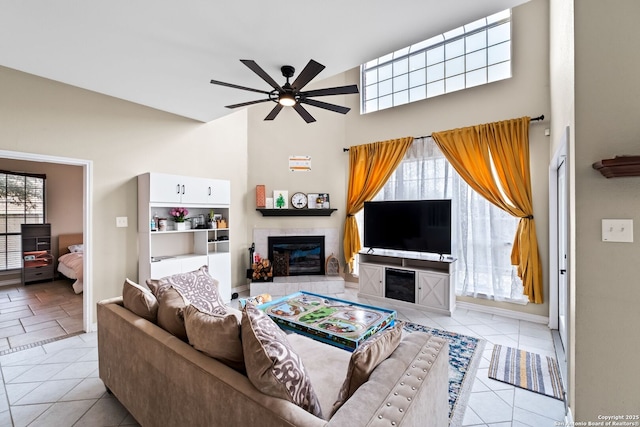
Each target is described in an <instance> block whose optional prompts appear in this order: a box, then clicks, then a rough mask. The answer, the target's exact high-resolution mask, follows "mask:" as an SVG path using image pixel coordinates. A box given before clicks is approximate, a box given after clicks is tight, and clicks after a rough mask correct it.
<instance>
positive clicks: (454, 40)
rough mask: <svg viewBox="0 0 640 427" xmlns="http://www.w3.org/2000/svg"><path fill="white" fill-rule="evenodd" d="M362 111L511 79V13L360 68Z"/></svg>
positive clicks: (392, 54)
mask: <svg viewBox="0 0 640 427" xmlns="http://www.w3.org/2000/svg"><path fill="white" fill-rule="evenodd" d="M360 69H361V73H360V74H361V84H360V87H361V88H362V90H361V95H360V99H361V112H362V113H370V112H372V111H378V110H383V109H385V108H390V107H395V106H398V105H402V104H406V103H409V102H414V101H420V100H422V99H426V98H431V97H434V96H438V95H442V94H445V93H449V92H454V91H457V90H461V89H465V88H470V87H473V86H478V85H483V84H486V83H491V82H495V81H497V80H503V79H506V78H509V77H511V10H505V11H502V12H500V13H496V14H495V15H491V16H488V17H486V18H482V19H479V20H477V21H474V22H471V23H470V24H467V25H463V26H462V27H459V28H456V29H454V30H451V31H448V32H446V33H443V34H439V35H437V36H435V37H432V38H430V39H428V40H425V41H423V42H420V43H416V44H414V45H411V46H409V47H406V48H403V49H400V50H398V51H396V52H393V53H390V54H388V55H385V56H382V57H380V58H377V59H374V60H373V61H369V62H367V63H366V64H363V65H362V66H361V67H360Z"/></svg>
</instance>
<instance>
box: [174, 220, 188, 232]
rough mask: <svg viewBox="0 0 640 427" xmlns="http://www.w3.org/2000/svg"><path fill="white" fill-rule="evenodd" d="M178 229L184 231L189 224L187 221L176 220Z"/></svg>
mask: <svg viewBox="0 0 640 427" xmlns="http://www.w3.org/2000/svg"><path fill="white" fill-rule="evenodd" d="M175 228H176V231H184V230H186V229H187V224H186V223H185V222H176V227H175Z"/></svg>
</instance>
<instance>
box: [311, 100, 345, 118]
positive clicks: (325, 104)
mask: <svg viewBox="0 0 640 427" xmlns="http://www.w3.org/2000/svg"><path fill="white" fill-rule="evenodd" d="M299 102H302V103H304V104H309V105H313V106H314V107H318V108H324V109H325V110H330V111H335V112H336V113H340V114H347V113H348V112H349V110H351V108H348V107H342V106H340V105H335V104H329V103H328V102H322V101H317V100H315V99H301V100H300V101H299Z"/></svg>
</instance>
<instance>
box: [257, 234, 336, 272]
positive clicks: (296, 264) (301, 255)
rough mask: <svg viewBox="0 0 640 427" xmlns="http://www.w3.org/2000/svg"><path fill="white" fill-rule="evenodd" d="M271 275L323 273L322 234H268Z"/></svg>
mask: <svg viewBox="0 0 640 427" xmlns="http://www.w3.org/2000/svg"><path fill="white" fill-rule="evenodd" d="M268 244H269V248H268V250H269V260H271V263H272V264H273V275H274V277H277V276H302V275H324V274H325V271H324V263H325V258H324V236H269V239H268Z"/></svg>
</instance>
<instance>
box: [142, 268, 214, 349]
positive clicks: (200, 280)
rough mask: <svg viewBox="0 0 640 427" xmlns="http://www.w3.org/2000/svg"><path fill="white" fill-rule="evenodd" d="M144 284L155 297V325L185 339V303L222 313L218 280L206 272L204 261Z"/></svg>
mask: <svg viewBox="0 0 640 427" xmlns="http://www.w3.org/2000/svg"><path fill="white" fill-rule="evenodd" d="M147 286H149V289H151V292H153V294H154V295H155V297H156V298H157V299H158V326H160V327H161V328H163V329H164V330H166V331H167V332H169V333H171V334H173V335H175V336H176V337H178V338H180V339H181V340H183V341H188V338H187V331H186V329H185V327H184V309H185V307H186V306H187V305H189V304H193V305H194V306H195V307H196V308H197V309H198V310H200V311H202V312H205V313H219V314H225V313H226V309H225V305H224V302H223V301H222V298H220V294H219V293H218V281H217V280H215V279H214V278H213V277H211V276H210V275H209V269H208V267H207V266H206V265H203V266H202V267H200V268H199V269H197V270H195V271H190V272H188V273H179V274H174V275H173V276H167V277H163V278H162V279H160V280H147Z"/></svg>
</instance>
